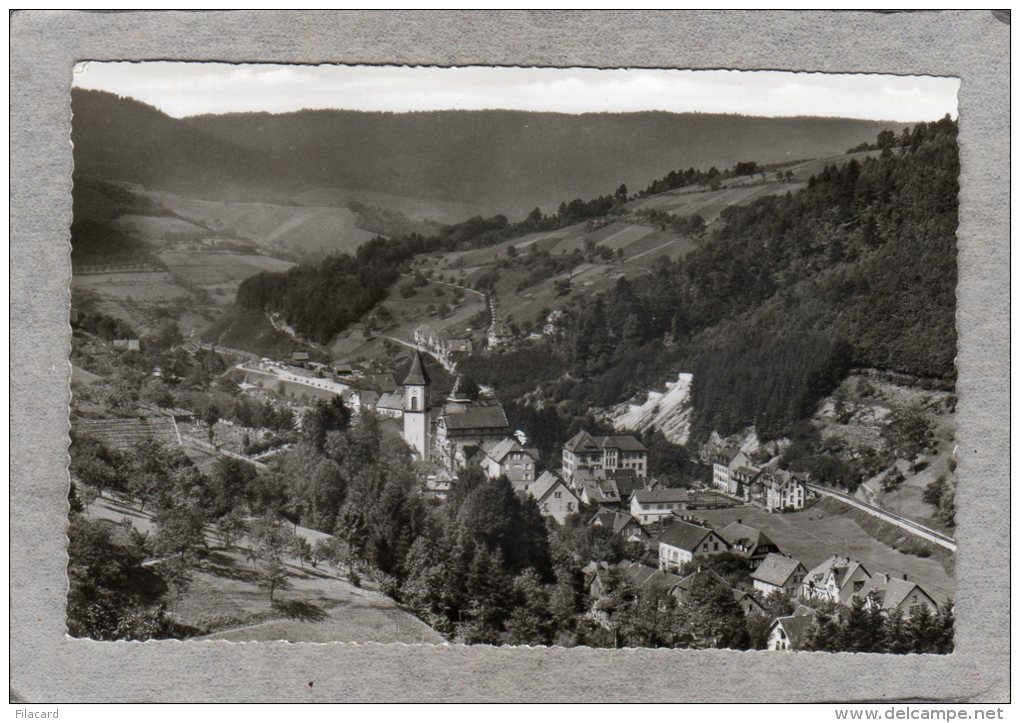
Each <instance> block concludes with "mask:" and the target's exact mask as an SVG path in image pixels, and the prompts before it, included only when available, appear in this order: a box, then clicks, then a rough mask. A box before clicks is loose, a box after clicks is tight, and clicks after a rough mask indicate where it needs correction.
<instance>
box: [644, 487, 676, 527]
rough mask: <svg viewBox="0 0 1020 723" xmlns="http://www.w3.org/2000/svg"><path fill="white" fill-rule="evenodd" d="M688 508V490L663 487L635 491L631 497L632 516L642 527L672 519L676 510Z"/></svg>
mask: <svg viewBox="0 0 1020 723" xmlns="http://www.w3.org/2000/svg"><path fill="white" fill-rule="evenodd" d="M686 508H687V490H685V489H680V488H678V487H662V488H659V489H654V490H645V489H639V490H634V493H633V494H632V495H631V496H630V514H631V515H633V516H634V518H635V519H637V520H638V521H639V522H640V523H641V524H642V525H647V524H651V523H653V522H658V521H659V520H661V519H662V518H664V517H670V516H671V515H672V514H673V511H674V510H677V511H680V510H684V509H686Z"/></svg>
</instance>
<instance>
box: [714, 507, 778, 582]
mask: <svg viewBox="0 0 1020 723" xmlns="http://www.w3.org/2000/svg"><path fill="white" fill-rule="evenodd" d="M719 534H720V535H721V536H722V538H723V539H724V540H726V542H728V543H730V552H732V553H733V554H734V555H736V556H737V557H741V558H743V559H744V560H746V561H747V564H748V567H750V568H751V569H752V570H753V569H755V568H756V567H758V565H760V564H761V562H762V560H764V559H765V557H766V556H767V555H770V554H774V553H778V552H779V545H777V544H776V543H774V542H773V541H772V539H771V538H770V537H769V536H768V535H766V534H765V533H764V532H762V531H761V530H758V529H756V528H754V527H750V526H748V525H745V524H743V520H741V519H738V520H737V521H736V522H732V523H730V524H728V525H726V527H724V528H722V529H721V530H719Z"/></svg>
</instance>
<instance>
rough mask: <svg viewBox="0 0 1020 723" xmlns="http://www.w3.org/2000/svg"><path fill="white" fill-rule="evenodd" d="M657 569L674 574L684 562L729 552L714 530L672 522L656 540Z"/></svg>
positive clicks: (687, 523)
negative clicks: (657, 546) (657, 549)
mask: <svg viewBox="0 0 1020 723" xmlns="http://www.w3.org/2000/svg"><path fill="white" fill-rule="evenodd" d="M658 542H659V569H661V570H665V571H667V572H676V571H678V570H679V569H680V566H681V565H683V564H684V563H685V562H690V561H691V560H693V559H695V558H704V557H713V556H715V555H719V554H721V553H723V552H726V551H727V550H729V543H727V542H726V540H724V539H723V538H722V537H720V536H719V533H718V532H716V531H715V530H713V529H711V528H708V527H702V526H701V525H694V524H691V523H690V522H684V521H683V520H674V521H673V523H672V524H671V525H670V526H669V527H667V528H666V529H665V530H664V531H663V532H662V534H661V535H659V538H658Z"/></svg>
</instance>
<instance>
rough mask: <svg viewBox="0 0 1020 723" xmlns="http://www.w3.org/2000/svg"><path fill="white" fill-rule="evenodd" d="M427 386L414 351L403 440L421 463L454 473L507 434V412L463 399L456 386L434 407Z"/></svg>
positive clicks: (498, 406) (497, 406)
mask: <svg viewBox="0 0 1020 723" xmlns="http://www.w3.org/2000/svg"><path fill="white" fill-rule="evenodd" d="M458 382H459V380H458ZM430 386H431V379H430V378H429V375H428V372H427V371H426V369H425V363H424V361H423V360H422V355H421V351H420V350H416V351H415V352H414V356H413V357H412V358H411V368H410V369H409V370H408V372H407V376H406V377H405V379H404V384H403V387H404V409H403V412H404V413H403V417H404V434H403V436H404V441H405V442H407V444H408V445H409V446H410V447H411V448H412V449H413V450H414V451H415V453H416V454H417V455H418V456H419V457H420V458H421V459H423V460H426V461H434V462H438V463H440V464H442V465H443V466H445V467H446V468H447V469H449V470H450V471H451V472H452V471H456V470H457V469H459V468H461V467H463V466H464V465H465V464H466V463H467V460H468V459H469V458H470V457H471V454H472V453H473V452H474V451H475V450H477V449H478V448H480V447H481V446H482V445H483V444H485V443H486V442H498V441H500V440H502V439H504V438H505V437H506V436H507V435H509V434H510V424H509V422H508V421H507V418H506V412H504V411H503V406H502V405H501V404H500V403H499V402H495V401H479V400H472V399H466V398H463V397H462V396H461V395H460V394H459V393H458V388H459V386H460V384H459V383H458V384H457V385H455V386H454V389H453V391H452V392H451V393H450V396H449V397H448V398H447V399H446V400H445V402H443V403H442V404H440V405H436V406H435V407H433V406H432V403H431V397H430Z"/></svg>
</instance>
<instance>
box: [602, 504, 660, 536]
mask: <svg viewBox="0 0 1020 723" xmlns="http://www.w3.org/2000/svg"><path fill="white" fill-rule="evenodd" d="M596 520H598V522H599V524H600V525H602V526H603V527H606V528H609V529H611V530H612V531H613V534H614V535H619V534H620V533H621V532H623V530H624V529H625V528H626V527H627V525H629V524H631V523H634V524H635V525H637V527H638V530H640V531H641V532H642V533H644V530H643V529H642V528H641V525H640V524H639V523H638V521H637V520H636V519H634V518H633V517H632V516H631V515H629V514H628V513H626V512H620V511H618V510H610V509H608V508H606V507H600V508H599V511H598V512H596V513H595V514H594V515H593V516H592V518H591V522H592V523H594V522H595V521H596ZM646 536H647V535H646Z"/></svg>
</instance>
